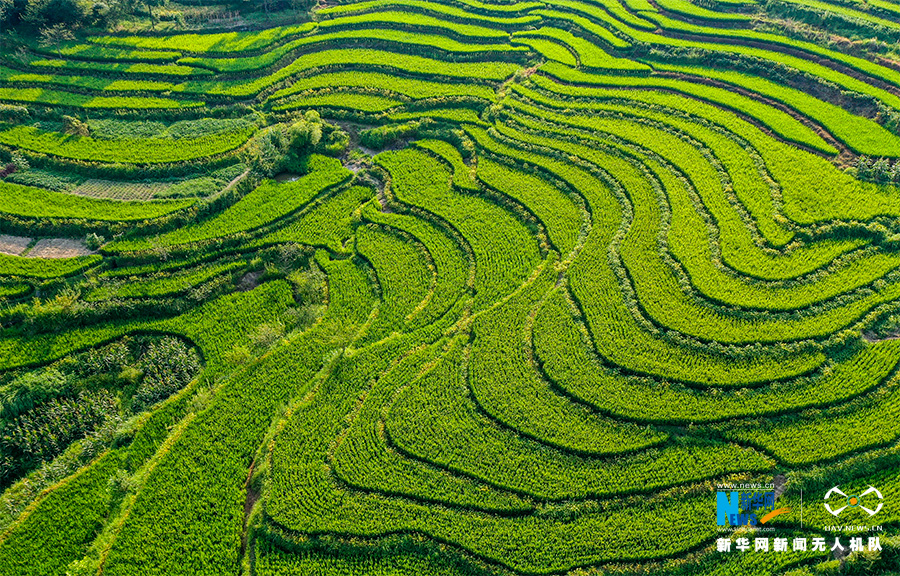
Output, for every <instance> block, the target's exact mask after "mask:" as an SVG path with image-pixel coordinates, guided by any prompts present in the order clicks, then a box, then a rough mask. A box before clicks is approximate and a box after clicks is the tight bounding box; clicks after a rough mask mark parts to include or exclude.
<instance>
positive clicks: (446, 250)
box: [362, 204, 469, 328]
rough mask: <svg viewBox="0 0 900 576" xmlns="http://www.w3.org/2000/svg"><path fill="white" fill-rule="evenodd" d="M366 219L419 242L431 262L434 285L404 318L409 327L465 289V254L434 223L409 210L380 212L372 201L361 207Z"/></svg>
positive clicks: (437, 313)
mask: <svg viewBox="0 0 900 576" xmlns="http://www.w3.org/2000/svg"><path fill="white" fill-rule="evenodd" d="M362 215H363V218H365V219H366V220H368V221H371V222H375V223H378V224H382V225H385V226H390V227H392V228H396V229H397V230H401V231H403V232H405V233H407V234H409V235H411V236H413V237H414V238H415V239H416V240H418V241H419V242H421V243H422V245H424V246H425V249H426V250H427V251H428V255H429V257H430V258H431V264H432V266H434V276H435V277H434V287H433V289H432V291H431V294H430V297H429V299H428V300H427V301H426V302H424V306H421V307H420V308H419V309H418V311H417V313H416V315H415V316H413V317H412V318H410V319H409V320H407V325H408V326H409V327H410V328H421V327H424V326H426V325H427V324H429V323H431V322H433V321H435V320H437V319H438V318H440V317H441V316H443V315H444V314H445V313H446V312H447V311H448V310H449V309H450V307H451V306H452V305H453V303H454V302H456V301H457V300H459V298H460V297H461V296H462V295H463V294H464V293H465V290H466V286H467V284H468V280H469V262H467V260H466V254H465V253H464V252H463V251H462V250H461V249H460V247H459V246H458V245H456V243H455V242H454V241H453V239H452V238H450V237H448V236H447V234H445V233H444V232H443V231H442V230H441V229H440V228H438V227H437V226H436V225H434V224H432V223H430V222H428V221H426V220H424V219H421V218H416V217H414V216H412V215H409V214H400V213H396V212H381V211H379V210H377V209H376V208H375V206H374V205H373V204H369V205H368V206H367V208H366V209H365V210H364V211H363V214H362Z"/></svg>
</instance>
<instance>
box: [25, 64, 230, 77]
mask: <svg viewBox="0 0 900 576" xmlns="http://www.w3.org/2000/svg"><path fill="white" fill-rule="evenodd" d="M30 65H31V66H34V67H35V68H39V69H42V70H54V71H56V70H63V71H65V72H69V73H84V72H104V73H111V74H147V75H159V76H210V75H212V72H211V71H209V70H204V69H203V68H193V67H191V66H182V65H179V64H175V63H172V64H147V63H144V62H138V63H115V62H97V61H82V60H34V61H32V62H30Z"/></svg>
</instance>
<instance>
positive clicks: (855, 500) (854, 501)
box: [825, 486, 884, 516]
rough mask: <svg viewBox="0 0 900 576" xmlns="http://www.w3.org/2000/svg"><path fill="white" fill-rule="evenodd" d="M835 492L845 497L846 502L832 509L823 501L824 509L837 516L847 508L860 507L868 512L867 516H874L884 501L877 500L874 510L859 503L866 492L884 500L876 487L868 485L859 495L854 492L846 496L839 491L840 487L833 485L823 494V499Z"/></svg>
mask: <svg viewBox="0 0 900 576" xmlns="http://www.w3.org/2000/svg"><path fill="white" fill-rule="evenodd" d="M835 493H837V494H840V495H841V496H843V497H844V498H846V499H847V503H846V504H845V505H844V506H841V507H840V508H838V509H837V510H834V509H832V507H831V506H829V505H828V502H825V509H826V510H828V511H829V512H831V513H832V514H833V515H834V516H837V515H838V514H840V513H841V512H843V511H844V510H846V509H847V508H862V509H863V510H865V511H866V512H868V514H869V516H874V515H876V514H878V511H879V510H881V507H882V506H884V502H879V503H878V506H876V507H875V509H874V510H871V509H869V508H866V507H865V506H863V505H862V504H860V501H861V500H862V498H863V496H865V495H866V494H873V493H874V494H875V495H876V496H878V499H879V500H884V496H882V495H881V492H879V491H878V488H875V487H874V486H869V489H868V490H866V491H865V492H863V493H862V494H860V495H859V496H856V495H855V494H854V495H850V496H847V495H846V494H844V493H843V492H841V489H840V488H838V487H837V486H835V487H834V488H832V489H831V490H829V491H828V492H827V493H826V494H825V500H828V499H829V498H831V495H832V494H835Z"/></svg>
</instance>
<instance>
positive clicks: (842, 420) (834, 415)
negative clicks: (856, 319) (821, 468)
mask: <svg viewBox="0 0 900 576" xmlns="http://www.w3.org/2000/svg"><path fill="white" fill-rule="evenodd" d="M895 354H896V352H895ZM870 370H871V368H870ZM879 376H881V372H874V373H872V374H870V376H869V377H870V379H871V380H872V381H873V382H874V381H875V380H876V378H877V377H879ZM898 409H900V391H898V389H897V382H896V378H893V379H892V381H891V382H890V384H889V385H888V386H886V387H885V388H884V389H882V390H878V391H876V392H874V393H873V394H871V395H870V396H869V397H865V398H862V399H860V401H858V402H852V403H848V404H847V405H845V406H838V407H833V408H824V409H821V410H808V411H805V412H801V413H799V414H796V415H795V416H793V417H786V418H784V419H783V420H782V421H775V422H769V423H768V424H767V425H766V426H762V427H760V426H733V427H724V431H725V435H726V436H727V437H729V438H733V439H735V440H737V441H740V442H744V443H747V444H752V445H755V446H759V447H760V448H762V449H763V450H765V451H766V452H767V453H769V454H772V455H773V456H774V457H776V458H778V459H779V460H781V461H782V462H785V463H787V464H790V465H792V466H804V465H808V464H812V463H815V462H820V461H823V460H833V459H835V458H838V457H840V456H844V455H846V454H850V453H852V452H857V451H860V450H865V449H869V448H873V447H876V446H883V445H886V444H889V443H892V442H894V441H895V440H896V439H897V429H896V428H895V427H892V426H885V425H884V423H885V422H892V421H894V420H896V418H897V414H898ZM848 430H853V431H854V433H853V434H850V435H848V434H847V431H848ZM882 489H883V488H882Z"/></svg>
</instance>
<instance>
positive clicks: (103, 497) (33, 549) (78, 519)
mask: <svg viewBox="0 0 900 576" xmlns="http://www.w3.org/2000/svg"><path fill="white" fill-rule="evenodd" d="M118 457H119V454H118V453H116V452H106V453H105V454H104V455H103V456H101V457H100V458H98V460H97V461H96V462H93V463H92V464H91V465H90V466H88V467H85V468H84V469H82V470H81V471H79V472H78V473H76V474H74V475H73V476H72V477H70V478H68V479H66V480H65V481H63V482H62V483H60V485H58V486H54V487H52V488H51V489H50V490H49V491H48V492H47V493H45V495H43V497H42V498H40V499H38V500H37V501H36V502H35V503H34V504H33V505H32V508H31V509H30V510H26V512H25V513H24V514H23V515H22V517H21V519H20V520H19V521H18V523H16V524H15V525H14V526H13V527H12V528H11V529H10V530H9V531H7V532H6V533H4V534H0V574H2V575H3V576H46V575H47V574H63V573H65V570H66V568H67V565H68V564H69V562H71V561H72V560H73V559H76V558H80V557H81V556H82V555H83V554H84V553H85V551H86V550H87V547H88V545H89V544H90V542H91V540H92V539H93V536H94V535H95V532H96V530H97V529H98V528H99V527H100V526H101V525H102V523H103V521H104V519H105V518H106V513H107V510H108V509H109V495H108V492H107V486H106V484H107V482H108V480H109V478H110V476H111V475H112V474H113V473H114V472H115V470H116V468H117V467H118V465H119V461H118Z"/></svg>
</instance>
